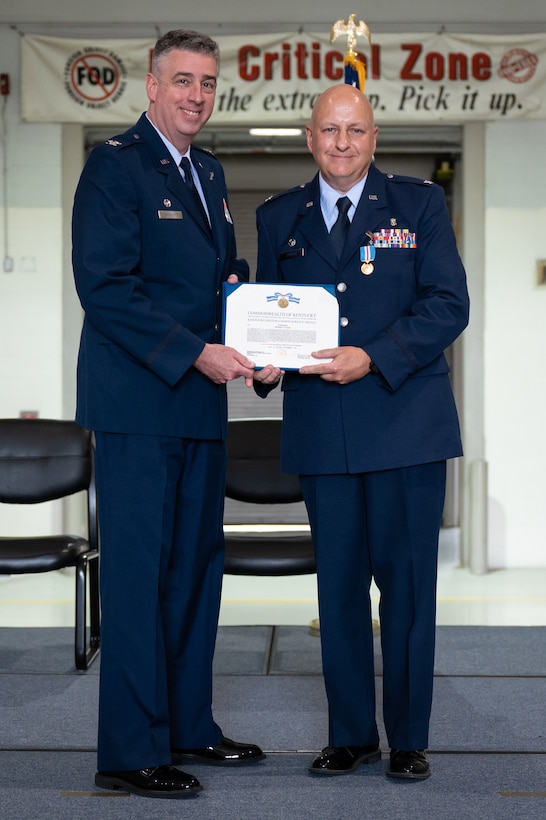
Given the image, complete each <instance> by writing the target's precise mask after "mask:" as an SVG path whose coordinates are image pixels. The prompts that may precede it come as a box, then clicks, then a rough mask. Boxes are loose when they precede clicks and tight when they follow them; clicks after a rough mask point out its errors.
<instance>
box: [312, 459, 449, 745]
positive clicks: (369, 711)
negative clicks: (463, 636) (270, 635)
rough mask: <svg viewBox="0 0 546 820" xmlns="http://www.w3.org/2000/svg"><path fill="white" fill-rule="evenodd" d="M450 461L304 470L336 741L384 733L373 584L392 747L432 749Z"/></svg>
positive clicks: (368, 741) (364, 741)
mask: <svg viewBox="0 0 546 820" xmlns="http://www.w3.org/2000/svg"><path fill="white" fill-rule="evenodd" d="M445 476H446V467H445V461H441V462H434V463H430V464H424V465H418V466H411V467H404V468H400V469H396V470H384V471H380V472H369V473H361V474H355V475H346V474H344V475H303V476H300V478H301V485H302V490H303V495H304V499H305V503H306V506H307V510H308V514H309V521H310V525H311V531H312V535H313V541H314V545H315V552H316V563H317V578H318V594H319V616H320V636H321V648H322V662H323V672H324V679H325V686H326V694H327V698H328V707H329V745H331V746H367V745H375V744H378V742H379V733H378V728H377V722H376V715H375V711H376V702H375V679H374V645H373V635H372V618H371V600H370V587H371V581H372V578H373V579H374V581H375V584H376V586H377V587H378V589H379V592H380V604H379V615H380V626H381V649H382V655H383V719H384V725H385V730H386V734H387V739H388V742H389V745H390V747H391V748H396V749H405V750H412V749H426V747H427V745H428V729H429V721H430V712H431V705H432V685H433V673H434V642H435V620H436V580H437V561H438V537H439V530H440V525H441V518H442V511H443V505H444V497H445Z"/></svg>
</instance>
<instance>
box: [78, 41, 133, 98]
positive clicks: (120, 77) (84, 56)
mask: <svg viewBox="0 0 546 820" xmlns="http://www.w3.org/2000/svg"><path fill="white" fill-rule="evenodd" d="M126 73H127V72H126V70H125V66H124V65H123V61H122V59H121V58H120V57H119V56H118V55H117V54H115V53H114V52H113V51H106V50H103V49H95V48H86V49H83V51H76V52H75V53H74V54H72V55H71V57H69V59H68V60H67V62H66V66H65V70H64V83H65V89H66V92H67V93H68V95H69V96H70V97H71V99H72V100H74V102H76V103H78V105H82V106H85V107H86V108H92V109H95V108H97V109H100V108H109V107H110V106H111V105H112V104H113V103H115V102H117V100H119V98H120V97H121V96H122V95H123V93H124V91H125V88H126V86H127V81H126Z"/></svg>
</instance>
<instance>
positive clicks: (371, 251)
mask: <svg viewBox="0 0 546 820" xmlns="http://www.w3.org/2000/svg"><path fill="white" fill-rule="evenodd" d="M374 259H375V245H362V247H361V248H360V261H361V262H362V265H361V266H360V270H361V272H362V273H363V274H364V276H369V275H370V273H373V271H374V266H373V260H374Z"/></svg>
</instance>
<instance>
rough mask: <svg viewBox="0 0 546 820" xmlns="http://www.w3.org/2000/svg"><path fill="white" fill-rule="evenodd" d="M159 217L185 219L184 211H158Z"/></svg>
mask: <svg viewBox="0 0 546 820" xmlns="http://www.w3.org/2000/svg"><path fill="white" fill-rule="evenodd" d="M157 215H158V217H159V219H184V217H183V216H182V211H158V212H157Z"/></svg>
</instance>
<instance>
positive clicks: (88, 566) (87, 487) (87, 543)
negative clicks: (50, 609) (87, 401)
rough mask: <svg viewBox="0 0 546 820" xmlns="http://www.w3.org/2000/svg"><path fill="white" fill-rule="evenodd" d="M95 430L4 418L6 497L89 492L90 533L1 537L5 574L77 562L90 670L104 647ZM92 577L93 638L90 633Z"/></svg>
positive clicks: (82, 638)
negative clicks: (100, 589)
mask: <svg viewBox="0 0 546 820" xmlns="http://www.w3.org/2000/svg"><path fill="white" fill-rule="evenodd" d="M94 463H95V460H94V446H93V438H92V434H91V433H90V432H89V431H87V430H84V429H83V428H81V427H80V426H79V425H77V424H76V423H75V422H73V421H61V420H48V419H0V502H4V503H9V504H36V503H38V502H43V501H52V500H53V499H59V498H63V497H65V496H67V495H71V494H73V493H77V492H81V491H86V493H87V501H88V504H87V514H88V537H87V538H83V537H79V536H73V535H64V534H63V535H45V536H24V535H23V536H18V537H0V573H1V574H6V575H22V574H26V573H34V572H49V571H51V570H57V569H62V568H64V567H75V574H76V626H75V647H74V654H75V663H76V668H77V669H82V670H83V669H88V667H89V666H90V664H91V663H92V662H93V660H94V659H95V658H96V656H97V654H98V652H99V647H100V604H99V569H98V565H99V562H98V556H99V549H98V528H97V499H96V489H95V469H94ZM87 579H89V621H90V629H89V632H90V634H89V637H88V634H87V586H88V584H87Z"/></svg>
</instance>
